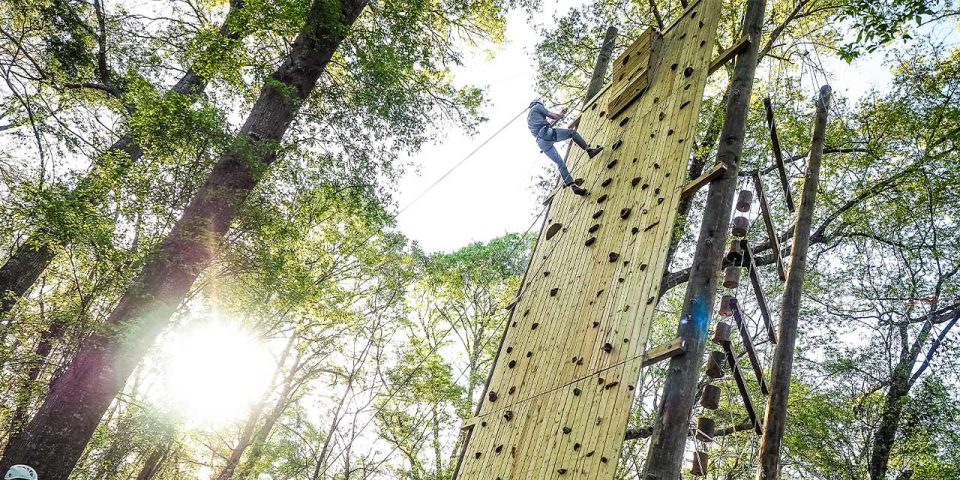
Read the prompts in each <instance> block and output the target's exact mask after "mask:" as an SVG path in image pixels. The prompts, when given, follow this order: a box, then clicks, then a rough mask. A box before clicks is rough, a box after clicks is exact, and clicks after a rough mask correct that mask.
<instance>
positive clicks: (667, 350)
mask: <svg viewBox="0 0 960 480" xmlns="http://www.w3.org/2000/svg"><path fill="white" fill-rule="evenodd" d="M686 351H687V345H686V342H684V340H683V339H682V338H680V337H677V338H674V339H673V340H670V341H669V342H667V343H665V344H663V345H660V346H657V347H653V348H651V349H650V350H647V351H646V352H644V353H643V364H642V365H643V366H644V367H649V366H650V365H653V364H655V363H658V362H661V361H663V360H666V359H668V358H671V357H676V356H677V355H681V354H683V353H684V352H686Z"/></svg>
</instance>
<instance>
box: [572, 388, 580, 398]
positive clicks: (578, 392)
mask: <svg viewBox="0 0 960 480" xmlns="http://www.w3.org/2000/svg"><path fill="white" fill-rule="evenodd" d="M573 396H574V397H579V396H580V389H579V388H574V389H573Z"/></svg>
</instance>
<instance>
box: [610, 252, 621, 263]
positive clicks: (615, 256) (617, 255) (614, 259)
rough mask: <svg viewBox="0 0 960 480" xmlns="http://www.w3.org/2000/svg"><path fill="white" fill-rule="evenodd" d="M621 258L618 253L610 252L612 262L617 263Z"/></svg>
mask: <svg viewBox="0 0 960 480" xmlns="http://www.w3.org/2000/svg"><path fill="white" fill-rule="evenodd" d="M619 258H620V254H619V253H617V252H610V262H611V263H613V262H616V261H617V259H619Z"/></svg>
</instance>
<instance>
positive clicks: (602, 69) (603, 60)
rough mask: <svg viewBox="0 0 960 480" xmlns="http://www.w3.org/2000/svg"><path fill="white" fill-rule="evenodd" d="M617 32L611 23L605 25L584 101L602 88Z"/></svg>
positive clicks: (588, 99)
mask: <svg viewBox="0 0 960 480" xmlns="http://www.w3.org/2000/svg"><path fill="white" fill-rule="evenodd" d="M618 33H619V30H617V27H614V26H613V25H611V26H609V27H607V31H606V33H604V35H603V43H602V44H600V54H598V55H597V63H596V64H594V66H593V75H592V76H591V77H590V85H589V86H588V87H587V95H586V98H584V102H589V101H590V99H591V98H593V97H594V95H596V94H598V93H600V90H601V89H603V80H604V79H605V78H606V77H607V69H608V68H610V57H611V56H613V49H614V48H615V47H616V46H617V34H618Z"/></svg>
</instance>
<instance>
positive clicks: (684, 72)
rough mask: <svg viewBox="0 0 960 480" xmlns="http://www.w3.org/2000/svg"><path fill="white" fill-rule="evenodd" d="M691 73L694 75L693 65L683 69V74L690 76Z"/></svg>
mask: <svg viewBox="0 0 960 480" xmlns="http://www.w3.org/2000/svg"><path fill="white" fill-rule="evenodd" d="M690 75H693V67H687V68H685V69H684V70H683V76H684V77H686V78H690Z"/></svg>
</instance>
